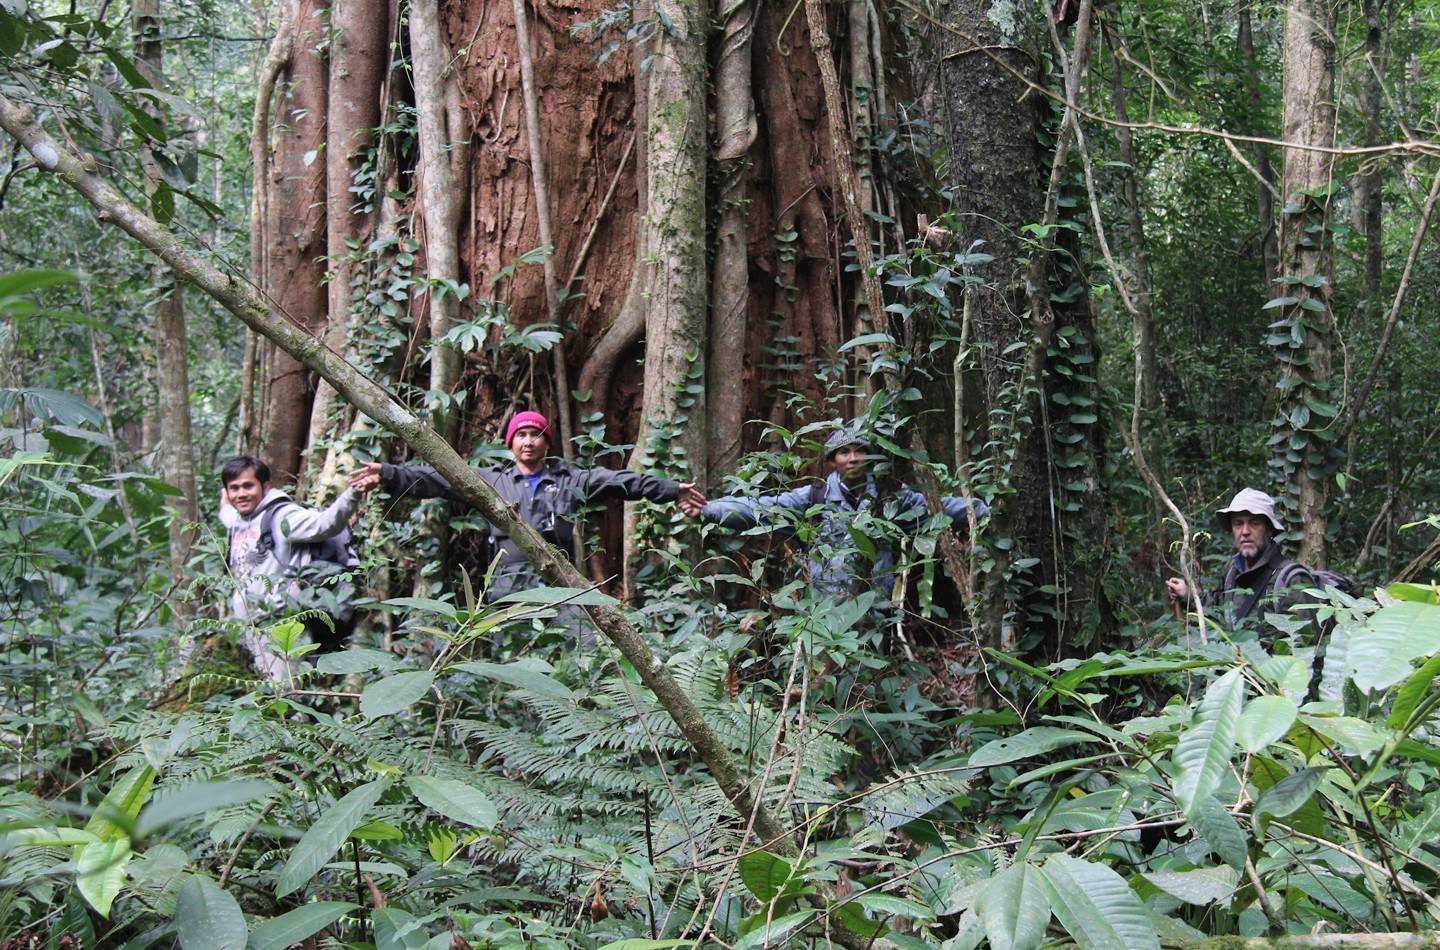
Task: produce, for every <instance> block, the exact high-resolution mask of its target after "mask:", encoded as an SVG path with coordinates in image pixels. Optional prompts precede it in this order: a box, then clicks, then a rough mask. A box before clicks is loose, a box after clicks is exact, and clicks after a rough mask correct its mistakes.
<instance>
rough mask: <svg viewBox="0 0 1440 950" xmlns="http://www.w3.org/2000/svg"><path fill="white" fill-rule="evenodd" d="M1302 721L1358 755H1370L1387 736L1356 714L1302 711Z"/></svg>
mask: <svg viewBox="0 0 1440 950" xmlns="http://www.w3.org/2000/svg"><path fill="white" fill-rule="evenodd" d="M1300 722H1301V723H1302V724H1303V725H1306V726H1309V727H1310V728H1311V729H1314V730H1315V731H1316V732H1318V733H1320V735H1322V736H1324V737H1325V738H1327V739H1329V740H1330V741H1331V743H1333V744H1339V745H1341V746H1343V747H1344V748H1345V750H1346V751H1349V752H1353V753H1355V754H1357V755H1369V754H1370V753H1372V752H1374V751H1375V750H1376V749H1379V748H1380V747H1381V746H1383V745H1384V744H1385V737H1384V736H1382V735H1381V734H1380V731H1379V730H1378V729H1376V728H1375V727H1374V726H1372V725H1371V724H1370V723H1368V722H1366V721H1365V720H1364V719H1356V718H1355V717H1354V716H1313V715H1310V714H1309V713H1303V712H1302V713H1301V714H1300Z"/></svg>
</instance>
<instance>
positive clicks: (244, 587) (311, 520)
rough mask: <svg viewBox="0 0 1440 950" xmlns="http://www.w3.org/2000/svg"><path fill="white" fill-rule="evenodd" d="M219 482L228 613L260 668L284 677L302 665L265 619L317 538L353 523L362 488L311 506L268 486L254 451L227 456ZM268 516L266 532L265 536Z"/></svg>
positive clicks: (265, 468) (270, 616)
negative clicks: (279, 648)
mask: <svg viewBox="0 0 1440 950" xmlns="http://www.w3.org/2000/svg"><path fill="white" fill-rule="evenodd" d="M220 483H221V485H223V486H224V494H223V500H222V503H221V505H220V521H221V523H222V524H224V525H225V528H226V531H227V533H228V535H229V541H230V544H229V556H228V558H227V562H228V566H229V568H230V573H231V576H232V577H233V578H234V580H235V581H236V586H235V592H234V594H233V595H232V596H231V600H230V604H231V612H232V613H233V614H234V616H235V617H236V618H237V619H239V620H240V621H242V622H243V623H244V624H245V626H244V630H243V632H242V633H241V635H240V645H241V646H242V647H243V648H244V649H245V651H246V652H247V653H249V654H250V657H251V660H252V661H253V663H254V666H255V670H256V671H257V672H258V673H260V675H262V676H264V677H265V678H266V679H271V680H284V679H287V678H289V677H290V676H291V675H292V674H293V673H294V672H295V670H296V668H297V664H296V663H295V661H293V660H291V659H288V658H287V657H284V656H282V655H280V654H279V653H277V652H276V651H275V650H274V648H273V646H272V644H271V642H270V636H269V634H268V632H267V631H266V630H265V628H264V626H263V623H262V622H263V621H266V620H271V619H278V618H276V613H277V611H278V610H279V609H280V608H281V607H282V606H283V604H284V601H285V598H286V596H287V595H288V594H293V593H294V592H295V590H296V587H297V585H296V584H295V583H294V581H293V580H287V579H289V578H294V577H295V576H296V575H297V574H299V572H300V570H301V569H302V568H303V567H305V565H306V564H308V563H310V561H311V560H312V559H313V558H314V556H315V550H316V545H317V544H318V543H319V542H322V541H325V540H326V539H328V538H333V537H335V536H337V535H339V534H340V533H341V532H342V531H345V530H346V529H347V528H349V527H350V520H351V518H352V517H353V516H354V514H355V509H356V508H357V507H359V504H360V495H361V494H362V492H360V491H357V490H356V489H354V488H346V489H345V490H344V491H343V492H341V493H340V497H339V498H336V499H335V501H334V502H333V503H332V504H331V505H330V506H329V507H328V508H326V509H324V510H323V511H320V510H316V509H314V508H307V507H306V506H304V505H301V504H298V503H297V502H295V501H292V500H291V498H290V496H289V495H287V494H285V493H284V492H283V491H280V490H279V489H277V488H273V487H271V485H270V466H268V465H266V464H265V463H264V462H263V461H261V460H260V459H258V458H254V457H252V456H249V455H240V456H236V457H235V458H233V459H231V460H230V461H228V462H226V463H225V467H224V468H223V469H221V470H220ZM267 516H268V517H267ZM267 521H268V524H269V534H270V538H269V539H265V538H263V537H262V533H263V532H264V530H265V525H266V524H267Z"/></svg>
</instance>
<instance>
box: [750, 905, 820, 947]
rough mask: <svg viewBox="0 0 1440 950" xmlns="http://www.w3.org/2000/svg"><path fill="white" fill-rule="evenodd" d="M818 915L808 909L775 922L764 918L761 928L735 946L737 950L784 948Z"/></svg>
mask: <svg viewBox="0 0 1440 950" xmlns="http://www.w3.org/2000/svg"><path fill="white" fill-rule="evenodd" d="M817 913H818V911H816V910H813V909H806V910H799V911H796V912H795V913H793V914H785V915H784V916H782V917H776V918H775V919H774V920H764V919H763V918H762V921H761V923H760V925H759V926H757V927H756V928H755V929H754V930H752V931H750V932H749V933H748V934H746V935H745V936H744V937H742V938H741V939H740V941H739V942H738V943H736V944H735V950H761V948H765V947H780V946H784V945H785V942H786V938H787V937H788V936H789V935H790V934H791V933H793V932H794V931H796V930H799V929H800V928H801V927H804V926H805V925H806V924H808V923H810V921H812V920H814V919H815V915H816V914H817Z"/></svg>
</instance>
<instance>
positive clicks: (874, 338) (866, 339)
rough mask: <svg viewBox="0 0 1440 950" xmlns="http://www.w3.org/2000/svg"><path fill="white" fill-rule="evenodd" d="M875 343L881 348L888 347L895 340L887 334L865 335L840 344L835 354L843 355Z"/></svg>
mask: <svg viewBox="0 0 1440 950" xmlns="http://www.w3.org/2000/svg"><path fill="white" fill-rule="evenodd" d="M877 343H878V344H880V345H882V346H890V345H893V344H894V343H895V338H894V337H893V336H891V335H890V334H888V333H865V334H862V335H860V336H857V337H852V338H851V339H849V340H846V341H845V342H844V343H841V344H840V349H839V350H838V351H837V352H840V353H844V352H845V351H846V350H852V349H854V348H855V347H857V346H873V345H875V344H877Z"/></svg>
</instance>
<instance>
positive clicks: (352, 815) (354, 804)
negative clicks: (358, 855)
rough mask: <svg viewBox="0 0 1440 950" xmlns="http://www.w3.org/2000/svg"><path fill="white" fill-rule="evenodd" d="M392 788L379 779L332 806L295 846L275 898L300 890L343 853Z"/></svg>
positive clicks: (278, 882) (277, 886)
mask: <svg viewBox="0 0 1440 950" xmlns="http://www.w3.org/2000/svg"><path fill="white" fill-rule="evenodd" d="M389 787H390V780H389V779H388V778H382V779H377V780H376V781H374V782H369V783H367V784H365V785H361V786H360V787H359V788H356V789H353V790H351V791H350V792H349V794H347V795H346V796H345V797H344V798H342V799H340V800H339V801H338V802H336V803H335V804H333V805H331V806H330V807H329V808H328V809H327V810H326V812H325V814H323V815H321V816H320V820H319V821H317V822H315V824H313V825H311V826H310V829H309V830H308V831H306V832H305V834H304V836H303V837H301V839H300V843H299V844H297V845H295V850H294V851H292V852H290V860H288V861H286V862H285V867H284V869H283V870H281V872H280V880H279V881H277V882H276V884H275V896H276V897H284V896H285V895H286V894H289V893H291V892H293V891H296V890H299V889H300V888H301V887H303V886H304V885H305V882H306V881H308V880H310V878H311V877H313V876H314V875H315V872H317V871H319V870H320V869H321V868H322V867H324V866H325V864H326V862H328V861H329V860H330V858H331V857H332V856H334V854H335V852H336V851H339V850H340V846H341V845H343V844H344V843H345V839H347V838H349V837H350V832H352V831H354V830H355V829H356V828H359V827H360V826H361V825H363V824H364V823H365V813H366V812H367V811H369V810H370V808H371V807H372V806H373V805H374V804H375V803H376V802H378V801H379V800H380V796H381V795H384V794H385V791H386V789H388V788H389Z"/></svg>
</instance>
